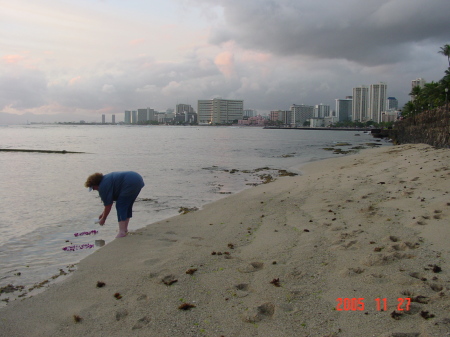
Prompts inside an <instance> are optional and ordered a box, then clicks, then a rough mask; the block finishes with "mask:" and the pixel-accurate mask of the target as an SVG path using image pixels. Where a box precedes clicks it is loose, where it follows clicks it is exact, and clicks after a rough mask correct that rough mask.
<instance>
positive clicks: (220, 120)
mask: <svg viewBox="0 0 450 337" xmlns="http://www.w3.org/2000/svg"><path fill="white" fill-rule="evenodd" d="M243 107H244V101H243V100H232V99H221V98H214V99H210V100H199V101H198V109H197V111H198V123H199V124H211V125H215V124H229V123H233V121H235V120H239V119H242V117H243Z"/></svg>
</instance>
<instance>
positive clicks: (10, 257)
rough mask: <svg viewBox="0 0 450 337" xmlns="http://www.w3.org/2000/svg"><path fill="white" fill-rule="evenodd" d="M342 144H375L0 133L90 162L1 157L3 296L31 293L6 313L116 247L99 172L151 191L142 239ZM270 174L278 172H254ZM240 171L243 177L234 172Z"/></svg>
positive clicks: (278, 135) (239, 131)
mask: <svg viewBox="0 0 450 337" xmlns="http://www.w3.org/2000/svg"><path fill="white" fill-rule="evenodd" d="M356 134H358V135H359V136H355V135H356ZM341 142H348V143H350V144H351V146H347V147H342V146H340V148H342V149H348V148H350V147H353V146H358V145H364V144H365V143H374V139H373V138H372V137H371V136H370V135H367V134H364V133H362V132H357V131H311V130H265V129H262V128H237V127H236V128H235V127H195V126H193V127H173V126H125V125H117V126H114V125H21V126H0V148H11V149H35V150H57V151H61V150H66V151H76V152H83V153H76V154H69V153H67V154H58V153H29V152H0V200H1V205H0V232H1V235H0V287H5V286H7V285H9V284H11V285H13V286H14V287H18V286H24V289H23V290H22V291H16V292H14V293H3V294H1V295H0V300H3V301H2V302H0V306H1V305H5V304H6V300H5V299H6V298H10V299H12V298H14V296H17V295H21V294H25V293H27V294H28V295H29V294H32V293H33V292H30V290H29V289H30V288H33V287H35V286H37V285H39V284H40V283H41V282H45V281H46V280H51V281H52V282H54V281H55V280H57V279H60V277H59V276H60V275H61V274H65V273H68V272H69V271H71V270H73V269H75V268H76V266H74V265H76V263H78V262H79V261H80V260H81V259H83V258H84V257H86V256H87V255H88V254H91V253H93V252H94V251H95V250H97V249H101V246H102V244H103V243H106V244H107V243H108V242H110V241H112V240H114V237H115V235H116V232H117V218H116V212H115V209H114V208H113V210H112V211H111V213H110V215H109V217H108V220H107V222H106V224H105V226H103V227H101V226H99V225H97V224H95V223H94V221H95V219H97V218H98V216H99V215H100V213H101V212H102V210H103V205H102V203H101V201H100V198H99V197H98V193H97V192H96V191H92V192H88V190H87V189H86V188H85V187H84V182H85V180H86V178H87V177H88V176H89V175H90V174H92V173H94V172H102V173H108V172H112V171H126V170H132V171H136V172H139V173H140V174H141V175H142V176H143V178H144V181H145V184H146V186H145V187H144V189H143V190H142V191H141V194H140V196H139V198H138V200H137V201H136V203H135V205H134V209H133V210H134V212H133V218H132V219H131V221H130V226H129V229H130V230H136V229H138V228H141V227H144V226H146V225H149V224H151V223H153V222H156V221H159V220H162V219H165V218H168V217H171V216H174V215H177V214H178V211H179V209H180V207H187V208H193V207H197V208H201V207H202V206H203V205H205V204H207V203H210V202H212V201H215V200H218V199H220V198H222V197H224V196H226V195H228V194H231V193H236V192H239V191H241V190H243V189H245V188H250V186H252V185H254V184H258V183H261V178H260V174H262V173H269V174H272V175H276V173H277V170H278V169H286V170H288V171H291V172H296V173H299V172H300V171H299V170H300V167H301V165H302V164H304V163H307V162H310V161H314V160H320V159H324V158H328V157H335V156H337V155H336V154H334V153H332V152H331V151H326V150H324V149H323V148H326V147H330V146H333V145H336V143H341ZM380 144H382V146H389V144H388V143H384V142H381V143H380ZM263 167H268V168H270V169H271V170H263V171H260V172H255V171H254V170H256V169H259V168H263ZM233 169H234V170H239V171H234V173H232V172H233V171H231V172H230V170H233ZM242 171H244V172H242ZM95 231H97V232H95ZM77 233H78V234H79V233H82V234H81V235H78V236H76V234H77ZM86 233H89V235H87V234H86ZM65 247H68V248H66V250H64V248H65ZM41 285H42V284H41ZM39 289H41V288H39V287H36V288H35V290H34V292H36V291H39Z"/></svg>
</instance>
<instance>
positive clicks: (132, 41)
mask: <svg viewBox="0 0 450 337" xmlns="http://www.w3.org/2000/svg"><path fill="white" fill-rule="evenodd" d="M144 42H145V40H144V39H134V40H131V41H130V42H129V43H128V44H129V45H130V46H138V45H140V44H143V43H144Z"/></svg>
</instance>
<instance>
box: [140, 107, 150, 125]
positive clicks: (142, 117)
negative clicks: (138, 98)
mask: <svg viewBox="0 0 450 337" xmlns="http://www.w3.org/2000/svg"><path fill="white" fill-rule="evenodd" d="M147 121H148V114H147V109H137V123H145V122H147Z"/></svg>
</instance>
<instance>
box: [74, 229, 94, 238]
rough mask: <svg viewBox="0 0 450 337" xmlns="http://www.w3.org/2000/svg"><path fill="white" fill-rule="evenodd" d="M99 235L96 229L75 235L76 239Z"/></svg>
mask: <svg viewBox="0 0 450 337" xmlns="http://www.w3.org/2000/svg"><path fill="white" fill-rule="evenodd" d="M97 233H98V231H96V230H95V229H94V230H91V231H90V232H80V233H74V234H73V235H75V237H78V236H83V235H91V234H97Z"/></svg>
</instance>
